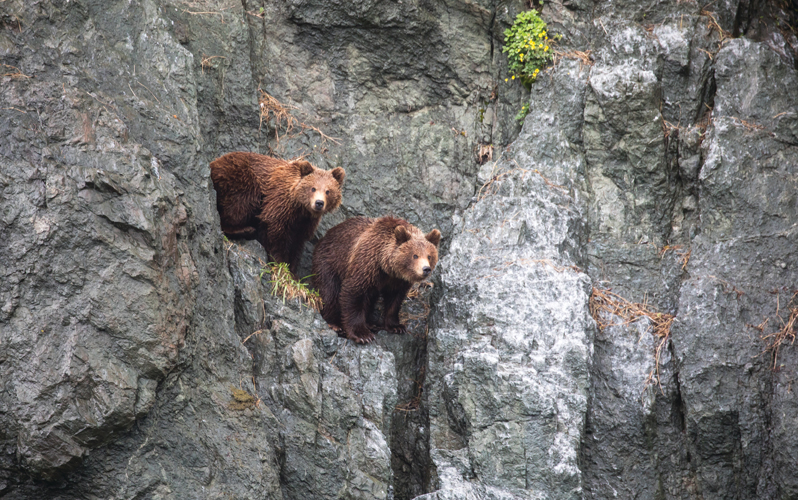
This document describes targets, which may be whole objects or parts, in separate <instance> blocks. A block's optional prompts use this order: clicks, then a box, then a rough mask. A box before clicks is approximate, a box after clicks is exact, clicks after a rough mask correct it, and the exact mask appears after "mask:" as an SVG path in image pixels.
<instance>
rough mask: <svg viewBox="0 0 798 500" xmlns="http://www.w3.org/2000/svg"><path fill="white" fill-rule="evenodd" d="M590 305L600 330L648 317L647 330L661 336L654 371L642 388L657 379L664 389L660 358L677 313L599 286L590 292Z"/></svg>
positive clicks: (655, 356) (655, 355)
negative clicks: (661, 379) (627, 298)
mask: <svg viewBox="0 0 798 500" xmlns="http://www.w3.org/2000/svg"><path fill="white" fill-rule="evenodd" d="M589 305H590V315H591V316H593V319H594V320H595V321H596V324H598V327H599V328H600V329H601V330H604V329H605V328H607V327H609V326H616V325H621V326H628V325H630V324H632V323H634V322H635V321H637V320H639V319H641V318H647V319H648V321H649V326H648V330H649V331H650V332H651V334H652V335H654V336H655V337H657V338H658V339H659V343H658V344H657V348H656V349H655V350H654V362H655V366H654V368H653V369H652V370H651V372H649V374H648V378H647V379H646V383H645V387H644V388H643V390H645V389H647V388H648V386H649V385H651V384H654V383H656V384H657V385H658V386H659V387H660V390H662V384H661V382H660V376H659V365H660V358H661V356H662V350H663V349H664V348H665V346H667V345H668V340H669V339H670V335H671V327H672V326H673V320H674V318H675V316H674V315H672V314H665V313H661V312H657V311H655V310H653V309H652V308H651V307H650V306H649V305H648V304H645V303H644V304H641V303H637V302H629V301H628V300H626V299H625V298H623V297H621V296H620V295H618V294H616V293H613V292H611V291H609V290H600V289H598V288H593V292H592V293H591V294H590V302H589ZM609 316H617V317H618V318H620V319H621V320H622V321H621V322H620V323H617V322H616V321H615V320H614V319H612V318H608V317H609Z"/></svg>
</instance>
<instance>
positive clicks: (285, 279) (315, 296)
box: [259, 262, 322, 311]
mask: <svg viewBox="0 0 798 500" xmlns="http://www.w3.org/2000/svg"><path fill="white" fill-rule="evenodd" d="M267 272H268V273H269V274H271V279H270V280H269V283H271V285H272V296H274V297H282V299H283V303H285V301H286V300H293V299H300V304H302V303H304V304H305V305H306V306H307V307H309V308H311V309H313V310H314V311H321V306H322V302H321V296H320V295H319V292H317V291H316V290H314V289H312V288H310V285H308V283H307V282H305V280H306V279H308V278H310V277H311V276H313V275H312V274H311V275H310V276H305V277H304V278H301V279H299V280H297V279H296V277H294V275H293V273H291V271H290V270H289V269H288V264H286V263H285V262H280V263H277V262H269V263H268V264H266V267H263V268H262V269H261V270H260V276H259V277H260V278H263V276H264V275H265V274H266V273H267Z"/></svg>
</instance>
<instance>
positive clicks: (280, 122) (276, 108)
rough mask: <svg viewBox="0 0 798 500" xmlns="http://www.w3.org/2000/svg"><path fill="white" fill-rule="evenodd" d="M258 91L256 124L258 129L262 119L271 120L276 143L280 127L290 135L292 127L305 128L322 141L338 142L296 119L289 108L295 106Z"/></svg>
mask: <svg viewBox="0 0 798 500" xmlns="http://www.w3.org/2000/svg"><path fill="white" fill-rule="evenodd" d="M258 92H259V93H260V96H259V97H258V105H259V107H260V125H259V126H258V130H260V128H261V127H262V126H263V122H264V121H265V122H266V123H269V122H271V121H272V120H273V121H274V138H275V139H276V140H277V142H278V143H279V142H280V128H282V129H283V132H284V134H287V135H289V137H290V134H291V132H292V131H293V130H294V127H298V128H299V129H300V130H301V131H302V132H305V131H307V130H312V131H313V132H316V133H317V134H319V136H320V137H321V140H322V141H330V142H332V143H335V144H340V142H339V141H338V139H337V138H335V137H330V136H329V135H327V134H325V133H324V132H322V131H321V130H320V129H319V128H318V127H314V126H313V125H308V124H306V123H304V122H300V121H299V120H297V119H296V117H295V116H294V115H293V114H291V110H293V109H297V108H296V106H291V105H290V104H283V103H281V102H280V101H278V100H277V99H275V98H274V97H273V96H271V95H269V93H267V92H265V91H264V90H262V89H258Z"/></svg>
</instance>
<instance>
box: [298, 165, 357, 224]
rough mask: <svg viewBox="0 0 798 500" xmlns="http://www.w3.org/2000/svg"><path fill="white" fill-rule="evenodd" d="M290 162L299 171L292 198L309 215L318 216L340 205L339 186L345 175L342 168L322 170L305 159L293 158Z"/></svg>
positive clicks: (342, 182) (341, 184)
mask: <svg viewBox="0 0 798 500" xmlns="http://www.w3.org/2000/svg"><path fill="white" fill-rule="evenodd" d="M291 164H292V165H293V166H294V167H295V168H296V169H297V171H298V173H299V182H297V184H296V185H295V186H294V189H293V192H294V193H293V194H294V199H296V200H297V201H298V202H299V204H300V205H302V206H303V207H304V208H305V209H306V210H307V211H308V212H310V213H311V215H314V216H319V217H320V216H322V215H323V214H325V213H327V212H330V211H332V210H335V209H336V208H338V206H340V205H341V186H343V184H344V178H345V177H346V172H345V171H344V169H343V168H341V167H336V168H334V169H332V170H322V169H320V168H316V167H314V166H313V165H311V164H310V162H307V161H305V160H294V161H292V162H291Z"/></svg>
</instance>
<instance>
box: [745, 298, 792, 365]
mask: <svg viewBox="0 0 798 500" xmlns="http://www.w3.org/2000/svg"><path fill="white" fill-rule="evenodd" d="M796 297H798V292H795V293H793V295H792V297H791V298H790V300H789V303H790V304H794V305H792V306H790V307H788V311H789V312H790V314H789V316H788V317H787V319H786V320H785V319H784V318H783V317H782V316H781V312H780V305H779V299H778V295H777V296H776V318H778V320H779V322H780V323H781V328H779V329H778V330H776V331H775V332H773V333H770V334H768V335H761V336H760V338H761V339H762V341H764V342H765V343H766V344H767V347H766V348H765V351H764V352H770V353H772V354H773V369H774V370H776V369H778V368H779V365H778V362H779V350H780V349H781V347H782V346H783V345H785V344H787V343H789V344H790V345H792V344H794V343H795V334H796V333H797V332H798V304H795V298H796ZM767 323H768V319H766V320H764V321H763V322H762V323H760V324H759V325H757V326H755V327H754V328H756V329H757V330H759V331H760V332H763V333H764V330H765V326H766V325H767ZM749 326H750V325H749Z"/></svg>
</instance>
